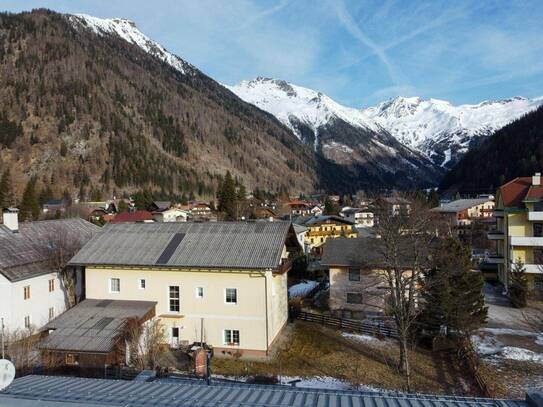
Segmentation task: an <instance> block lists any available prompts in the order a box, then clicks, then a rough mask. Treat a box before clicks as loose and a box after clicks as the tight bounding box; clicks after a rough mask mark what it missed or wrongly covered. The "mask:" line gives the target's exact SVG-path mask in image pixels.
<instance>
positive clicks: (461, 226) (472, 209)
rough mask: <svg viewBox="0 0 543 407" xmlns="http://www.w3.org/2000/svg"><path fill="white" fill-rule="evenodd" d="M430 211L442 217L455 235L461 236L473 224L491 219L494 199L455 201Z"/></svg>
mask: <svg viewBox="0 0 543 407" xmlns="http://www.w3.org/2000/svg"><path fill="white" fill-rule="evenodd" d="M432 211H433V212H437V213H439V214H440V215H442V216H443V217H444V218H445V219H446V220H447V223H448V225H449V227H450V228H451V230H452V231H454V233H455V234H456V235H463V234H466V233H468V232H469V228H470V227H471V226H472V224H473V223H475V222H482V221H484V220H490V219H492V214H493V212H494V199H492V198H490V197H484V198H474V199H457V200H455V201H451V202H448V203H444V204H441V205H440V206H438V207H436V208H433V209H432Z"/></svg>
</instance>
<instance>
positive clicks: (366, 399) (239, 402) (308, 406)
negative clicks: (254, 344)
mask: <svg viewBox="0 0 543 407" xmlns="http://www.w3.org/2000/svg"><path fill="white" fill-rule="evenodd" d="M3 397H6V398H7V397H9V398H15V399H19V398H20V399H35V400H40V401H64V402H72V403H78V405H91V404H100V405H114V406H121V405H122V406H126V407H129V406H134V407H135V406H140V407H147V406H158V407H162V406H163V407H166V406H167V407H170V406H172V407H173V406H179V407H182V406H187V407H188V406H191V407H198V406H209V407H213V406H217V407H218V406H230V407H232V406H255V407H256V406H277V407H279V406H294V407H302V406H303V407H312V406H318V407H336V406H337V407H343V406H345V407H347V406H348V407H352V406H360V407H526V406H527V403H526V402H525V401H523V400H494V399H483V398H467V397H452V396H449V397H448V396H432V395H413V394H402V393H373V392H357V391H344V390H322V389H303V388H293V387H288V386H271V385H270V386H264V385H248V384H237V383H212V384H211V385H210V386H207V385H205V384H204V383H203V382H196V381H189V380H181V379H176V380H175V381H173V380H168V381H165V382H161V381H157V382H147V383H145V382H144V383H142V382H128V381H119V380H104V379H83V378H67V377H50V376H26V377H21V378H19V379H16V380H15V381H14V382H13V383H12V384H11V385H10V386H9V387H8V388H7V389H6V390H5V391H4V392H0V403H1V400H2V398H3Z"/></svg>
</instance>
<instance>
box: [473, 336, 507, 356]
mask: <svg viewBox="0 0 543 407" xmlns="http://www.w3.org/2000/svg"><path fill="white" fill-rule="evenodd" d="M471 343H472V344H473V347H474V348H475V351H476V352H477V353H478V354H479V355H484V356H487V355H495V354H497V353H499V352H500V351H501V350H502V349H503V344H502V343H501V342H500V341H499V340H497V339H496V338H495V337H493V336H485V337H480V336H478V335H473V336H472V337H471Z"/></svg>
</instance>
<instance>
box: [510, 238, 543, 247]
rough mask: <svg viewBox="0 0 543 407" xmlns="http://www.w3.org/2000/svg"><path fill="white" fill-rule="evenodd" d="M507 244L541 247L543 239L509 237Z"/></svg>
mask: <svg viewBox="0 0 543 407" xmlns="http://www.w3.org/2000/svg"><path fill="white" fill-rule="evenodd" d="M509 243H510V244H511V245H512V246H537V247H539V246H543V237H532V236H511V237H510V238H509Z"/></svg>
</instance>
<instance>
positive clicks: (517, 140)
mask: <svg viewBox="0 0 543 407" xmlns="http://www.w3.org/2000/svg"><path fill="white" fill-rule="evenodd" d="M542 169H543V106H542V107H539V108H538V109H537V110H535V111H533V112H531V113H528V114H526V115H525V116H523V117H522V118H520V119H518V120H516V121H514V122H513V123H511V124H509V125H507V126H505V127H504V128H502V129H500V130H498V131H496V132H495V133H494V134H493V135H492V136H490V137H489V138H488V139H486V140H485V141H484V142H483V143H482V144H481V145H480V146H479V147H477V148H475V149H472V150H470V151H469V152H468V153H467V154H466V155H465V156H464V158H462V159H461V160H460V162H459V163H458V164H457V165H455V166H454V167H453V168H452V169H451V171H450V172H449V173H448V174H447V175H446V176H445V178H444V179H443V181H442V182H441V185H440V189H441V190H442V191H459V192H461V193H469V194H474V193H494V192H495V191H496V188H497V187H498V186H500V185H502V184H504V183H505V182H507V181H509V180H511V179H513V178H515V177H520V176H530V175H532V174H533V173H534V172H541V170H542Z"/></svg>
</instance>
